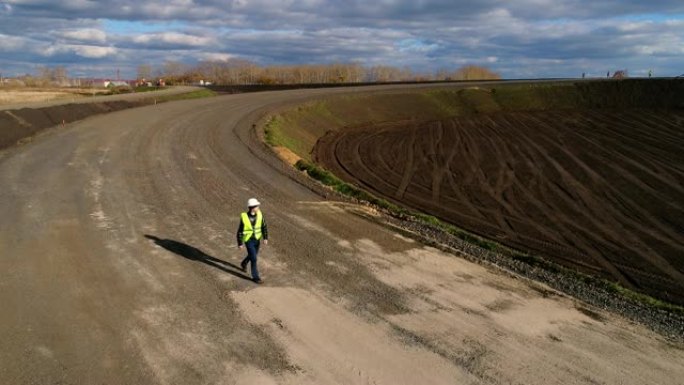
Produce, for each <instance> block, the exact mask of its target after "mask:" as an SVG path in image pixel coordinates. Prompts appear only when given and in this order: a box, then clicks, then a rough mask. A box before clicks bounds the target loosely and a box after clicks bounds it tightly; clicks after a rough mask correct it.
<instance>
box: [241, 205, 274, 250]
mask: <svg viewBox="0 0 684 385" xmlns="http://www.w3.org/2000/svg"><path fill="white" fill-rule="evenodd" d="M261 215H262V222H261V235H262V238H261V239H268V227H267V226H266V217H265V216H263V215H264V214H263V213H262V214H261ZM247 216H248V217H249V221H250V222H251V223H252V228H254V225H255V224H256V214H254V215H252V213H250V212H249V211H248V212H247ZM244 230H245V225H244V223H242V216H240V225H238V229H237V244H238V246H242V232H243V231H244Z"/></svg>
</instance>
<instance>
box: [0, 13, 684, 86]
mask: <svg viewBox="0 0 684 385" xmlns="http://www.w3.org/2000/svg"><path fill="white" fill-rule="evenodd" d="M229 58H244V59H249V60H253V61H255V62H257V63H259V64H262V65H270V64H300V63H307V64H314V63H332V62H358V63H361V64H363V65H367V66H371V65H376V64H387V65H393V66H397V67H404V66H406V67H409V68H411V69H412V70H414V71H416V72H432V71H435V70H438V69H442V68H444V69H455V68H457V67H459V66H461V65H463V64H477V65H485V66H488V67H490V68H491V69H493V70H495V71H498V72H500V73H501V74H502V75H503V76H504V77H506V78H525V77H566V76H568V77H574V76H580V75H581V73H582V72H586V73H587V75H588V76H605V73H606V71H611V72H612V71H614V70H616V69H628V70H629V73H630V75H631V76H645V75H646V74H647V73H648V71H649V70H653V71H654V74H655V75H656V76H677V75H680V74H683V73H684V0H478V1H475V0H469V1H463V0H364V1H359V0H347V1H345V0H338V1H332V0H302V1H295V0H118V1H105V0H0V72H1V73H2V75H4V76H13V75H19V74H24V73H35V71H36V68H37V67H39V66H45V65H48V66H57V65H61V66H66V68H67V69H68V71H69V74H70V75H71V76H98V77H112V76H114V75H115V74H116V70H117V69H120V70H121V74H122V76H123V77H134V76H135V74H136V67H137V66H138V65H139V64H152V65H159V64H162V63H164V62H165V61H167V60H169V61H181V62H185V63H188V64H194V63H197V62H198V61H200V60H227V59H229Z"/></svg>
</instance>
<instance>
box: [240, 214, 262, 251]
mask: <svg viewBox="0 0 684 385" xmlns="http://www.w3.org/2000/svg"><path fill="white" fill-rule="evenodd" d="M241 217H242V225H243V226H242V243H245V242H247V241H248V240H249V239H250V238H252V236H254V238H256V240H257V241H258V240H260V239H261V225H262V224H263V223H264V216H263V215H262V214H261V211H257V214H256V223H254V228H252V222H250V220H249V215H248V214H247V213H242V215H241Z"/></svg>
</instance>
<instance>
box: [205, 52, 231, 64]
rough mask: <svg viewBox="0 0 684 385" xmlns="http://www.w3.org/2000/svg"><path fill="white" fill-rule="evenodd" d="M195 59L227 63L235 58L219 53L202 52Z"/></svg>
mask: <svg viewBox="0 0 684 385" xmlns="http://www.w3.org/2000/svg"><path fill="white" fill-rule="evenodd" d="M197 58H198V59H200V60H206V61H222V62H227V61H229V60H230V59H233V58H235V56H234V55H231V54H228V53H221V52H202V53H200V54H198V55H197Z"/></svg>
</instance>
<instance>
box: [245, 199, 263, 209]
mask: <svg viewBox="0 0 684 385" xmlns="http://www.w3.org/2000/svg"><path fill="white" fill-rule="evenodd" d="M260 204H261V203H259V201H258V200H256V198H249V200H248V201H247V207H255V206H259V205H260Z"/></svg>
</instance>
